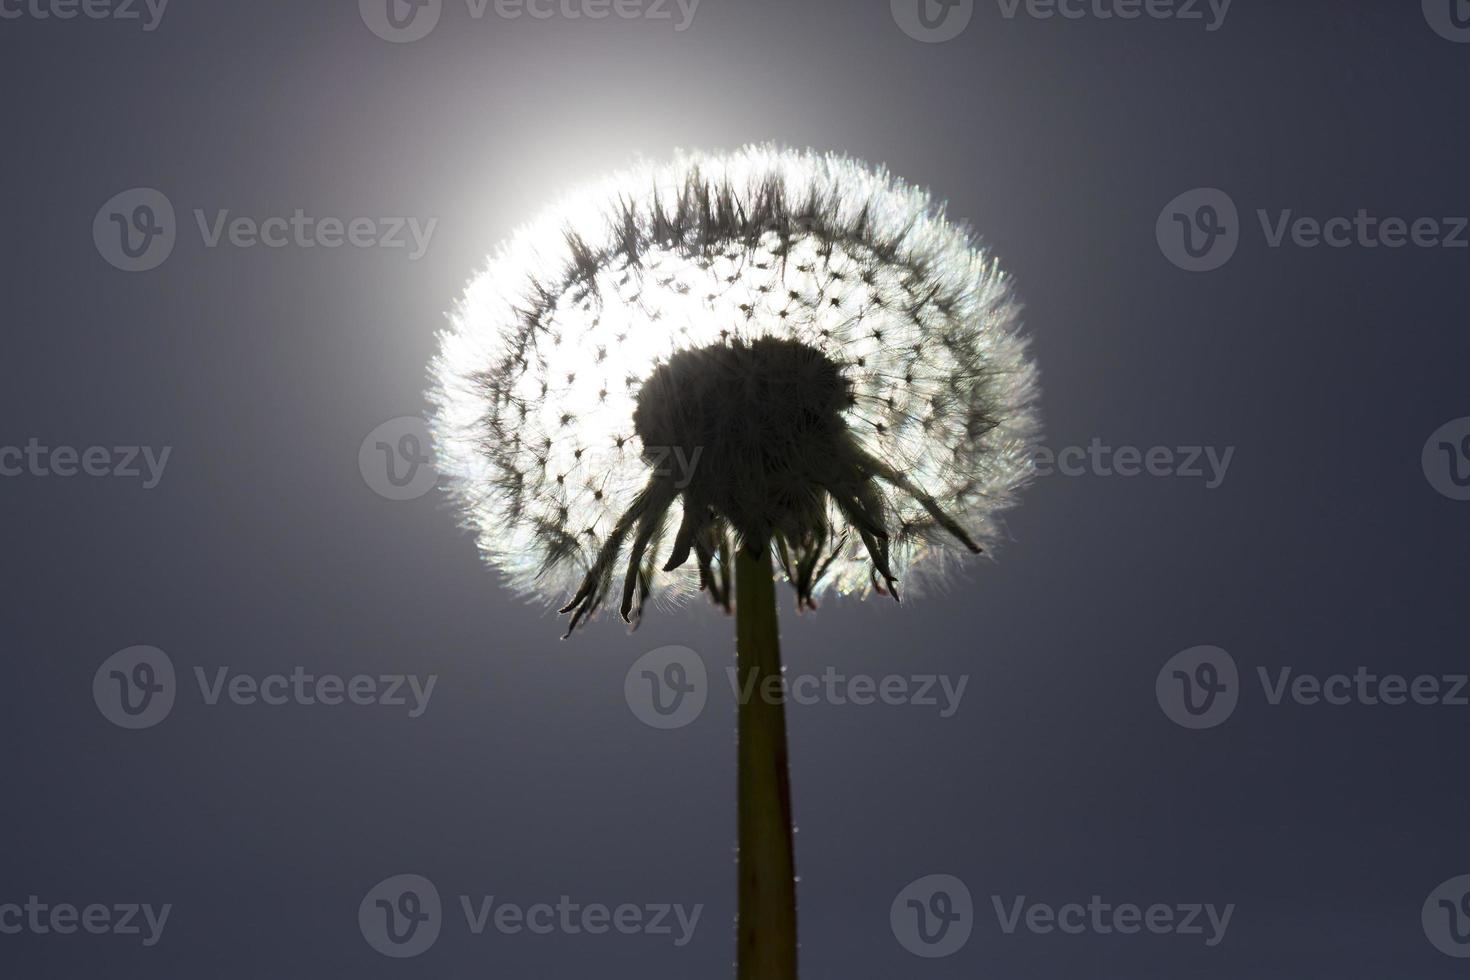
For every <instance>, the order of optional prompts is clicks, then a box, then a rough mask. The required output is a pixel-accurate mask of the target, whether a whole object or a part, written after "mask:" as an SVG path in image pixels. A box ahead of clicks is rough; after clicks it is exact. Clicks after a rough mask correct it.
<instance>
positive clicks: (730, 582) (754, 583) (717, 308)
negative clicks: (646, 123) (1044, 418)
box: [430, 147, 1038, 980]
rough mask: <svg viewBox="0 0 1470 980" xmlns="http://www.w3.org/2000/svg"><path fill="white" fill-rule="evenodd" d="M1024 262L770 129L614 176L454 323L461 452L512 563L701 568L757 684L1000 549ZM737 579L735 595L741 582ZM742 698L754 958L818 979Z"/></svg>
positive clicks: (753, 714)
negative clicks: (785, 598)
mask: <svg viewBox="0 0 1470 980" xmlns="http://www.w3.org/2000/svg"><path fill="white" fill-rule="evenodd" d="M1018 315H1019V307H1018V304H1017V302H1016V300H1015V299H1014V296H1013V294H1012V291H1011V288H1010V284H1009V281H1008V280H1007V278H1006V277H1005V276H1004V275H1003V274H1002V273H1001V271H1000V270H999V268H998V267H997V265H996V263H995V261H994V260H993V259H992V258H991V257H989V256H988V255H987V254H986V253H985V252H984V251H983V250H982V249H981V248H980V247H979V246H978V245H977V244H976V243H975V241H974V240H973V239H972V238H971V236H970V235H968V234H967V233H966V232H965V230H963V229H962V228H960V227H957V226H956V225H954V224H953V223H951V222H950V221H948V220H947V219H946V217H945V215H944V213H943V209H942V208H941V207H940V206H939V205H937V204H935V203H934V202H933V201H932V199H931V198H930V197H929V195H928V194H927V193H926V192H924V191H923V190H920V189H917V188H915V187H912V186H909V185H907V184H905V183H904V182H902V181H900V180H898V179H897V178H895V177H892V176H890V175H889V174H888V173H887V172H885V171H882V170H875V169H871V168H869V167H867V166H865V165H863V164H861V163H859V162H857V161H854V160H850V159H847V158H843V157H838V156H823V155H817V154H813V153H797V152H791V151H783V150H778V149H774V148H771V147H750V148H746V149H744V150H741V151H739V152H737V153H734V154H730V155H726V156H710V155H701V154H689V155H684V156H681V157H679V158H678V159H677V160H675V161H674V162H673V163H671V164H668V165H664V166H645V167H642V168H638V169H635V170H631V171H629V172H626V173H623V174H619V175H617V176H615V177H613V178H611V179H609V180H607V181H605V182H602V183H600V184H597V185H594V186H591V187H588V188H585V189H583V190H582V191H580V192H578V193H576V194H574V195H572V196H570V197H569V198H567V199H566V200H565V201H564V202H563V203H562V204H561V205H560V206H559V207H556V208H554V209H552V210H551V211H549V212H547V213H546V214H545V215H543V216H542V217H541V218H540V219H538V220H537V221H535V222H534V223H533V224H531V225H530V226H528V227H527V228H524V229H522V230H521V231H520V232H518V233H517V234H516V235H515V236H514V237H512V239H511V240H510V241H509V242H508V243H506V244H505V245H503V246H502V247H501V249H500V250H499V251H498V252H497V253H496V254H495V255H494V256H493V257H492V258H491V259H490V261H489V263H488V264H487V266H486V267H485V269H484V270H483V271H482V272H481V273H480V274H479V275H478V276H476V277H475V278H474V279H473V280H472V281H471V282H470V284H469V286H468V287H467V289H466V291H465V293H464V296H463V297H462V299H461V301H460V302H459V304H458V306H457V308H456V309H455V310H454V312H453V314H452V317H451V328H450V329H449V330H448V331H446V332H444V333H443V334H442V335H441V348H440V351H439V354H438V356H437V357H436V359H435V361H434V364H433V368H432V373H433V379H434V385H433V388H432V390H431V392H430V400H431V402H432V404H433V406H434V412H433V419H432V421H433V429H434V435H435V441H436V446H437V453H438V456H437V460H438V465H439V468H440V469H441V470H442V472H444V473H445V474H446V475H447V476H448V477H449V478H450V481H451V492H452V494H453V496H454V498H455V500H456V502H457V503H458V504H459V506H460V508H461V509H462V512H463V514H464V515H465V519H466V522H467V525H468V526H469V527H470V528H471V529H472V530H473V531H474V532H475V534H476V536H477V541H478V545H479V549H480V552H481V554H482V555H483V556H484V558H485V560H486V561H487V562H488V563H489V564H491V565H492V566H494V567H495V568H497V569H499V570H500V571H501V572H502V573H503V574H504V577H505V578H506V580H507V581H508V582H509V584H510V585H511V586H512V587H513V588H515V589H517V590H519V591H521V592H523V593H527V594H532V595H536V596H541V597H547V598H551V599H554V600H556V601H558V602H565V605H564V606H563V607H562V612H563V613H565V614H567V615H568V616H569V617H570V618H569V624H568V629H567V632H568V635H570V634H571V632H572V631H573V630H575V629H576V628H577V627H579V626H581V625H583V624H585V623H586V622H588V621H589V620H590V619H592V618H593V617H595V615H596V614H597V613H598V611H599V610H600V609H601V608H603V606H604V605H605V604H608V603H609V602H610V600H615V601H616V603H617V606H618V609H619V611H620V613H621V615H622V617H623V619H625V620H627V621H628V622H630V623H634V624H636V622H637V621H638V618H639V617H640V616H641V615H642V613H643V610H644V608H645V606H646V604H647V602H648V601H649V600H650V599H655V600H659V599H668V600H675V601H677V600H679V599H682V598H684V597H686V596H690V595H695V594H698V593H699V592H703V593H704V594H705V595H707V596H708V597H709V598H710V599H711V600H712V601H713V602H714V603H715V604H716V605H717V606H720V607H721V608H723V609H725V610H726V611H730V610H731V609H732V608H733V609H734V611H735V614H736V633H737V668H738V670H739V672H740V673H741V675H742V677H745V676H749V675H750V674H751V673H754V675H755V681H756V683H755V685H753V686H752V687H751V688H750V689H751V690H756V691H759V690H762V687H761V686H760V684H761V681H762V680H763V679H764V678H766V677H769V676H776V675H779V673H780V657H779V648H778V639H777V628H776V613H775V591H774V578H773V576H774V575H775V574H776V572H777V570H779V574H780V577H781V578H782V579H784V581H785V582H786V583H788V584H789V586H790V587H791V588H792V589H793V590H794V591H795V597H796V605H797V608H798V609H803V608H815V607H816V605H817V601H818V599H820V598H822V597H823V596H825V595H827V594H831V593H836V594H839V595H850V596H859V597H861V596H864V595H867V594H870V593H876V594H880V595H886V596H891V597H892V598H894V599H898V598H899V589H900V583H903V588H904V589H905V590H907V589H908V587H909V585H910V584H912V583H919V584H922V583H924V582H926V581H939V580H942V579H944V578H945V577H946V575H948V574H949V573H950V571H951V570H952V569H953V568H955V567H956V566H957V565H958V564H960V563H961V562H962V561H963V559H964V558H966V557H967V556H970V555H973V554H976V553H979V552H981V551H983V550H986V549H988V548H989V547H990V546H991V545H992V544H993V543H994V542H995V540H996V538H997V537H998V535H999V530H1000V527H999V519H1000V515H1001V514H1002V512H1003V511H1005V510H1006V509H1007V508H1008V507H1009V506H1010V505H1011V504H1012V503H1013V502H1014V495H1015V492H1016V491H1017V490H1018V489H1019V488H1020V487H1021V486H1022V485H1023V484H1025V482H1026V481H1027V480H1028V478H1029V476H1030V474H1031V468H1032V453H1033V449H1034V445H1035V440H1036V438H1037V428H1038V426H1037V418H1036V411H1035V400H1036V371H1035V368H1034V365H1033V364H1032V363H1031V361H1030V359H1029V357H1028V355H1027V348H1026V342H1025V339H1024V337H1023V336H1022V334H1021V333H1020V330H1019V326H1018ZM737 600H738V601H737ZM750 702H751V703H749V704H742V705H741V706H740V718H739V744H740V750H739V767H740V781H739V786H740V821H739V822H740V829H739V834H740V910H739V915H740V921H739V929H738V933H739V935H738V973H739V975H740V977H742V978H745V977H757V976H758V977H760V980H781V978H785V977H794V976H795V969H796V967H795V960H796V933H795V898H794V862H793V860H792V851H791V841H790V830H791V819H790V800H789V789H788V777H787V769H786V740H785V720H784V714H783V713H782V709H781V705H780V703H779V702H777V703H775V704H770V703H766V702H765V701H764V699H762V698H760V697H755V698H752V699H750Z"/></svg>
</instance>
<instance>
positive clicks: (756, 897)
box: [735, 543, 796, 980]
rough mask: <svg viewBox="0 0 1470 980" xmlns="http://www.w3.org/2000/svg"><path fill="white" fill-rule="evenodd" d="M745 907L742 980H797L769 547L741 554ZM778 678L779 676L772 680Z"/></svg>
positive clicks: (738, 643) (738, 637) (738, 621)
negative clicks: (752, 552) (753, 552)
mask: <svg viewBox="0 0 1470 980" xmlns="http://www.w3.org/2000/svg"><path fill="white" fill-rule="evenodd" d="M735 596H736V603H735V649H736V670H737V671H738V673H739V676H740V680H741V690H742V691H744V692H745V696H743V697H742V698H740V708H739V736H738V737H739V749H738V752H739V777H738V778H739V819H738V824H739V836H740V911H739V920H738V925H737V935H738V939H737V950H736V977H737V980H795V977H796V863H795V859H794V857H793V847H792V839H791V838H792V828H791V777H790V770H789V767H788V760H787V754H786V707H785V698H784V696H783V695H782V694H781V690H782V689H781V687H780V683H779V682H780V678H781V643H780V631H779V628H778V624H777V619H776V583H775V579H774V577H773V571H772V567H771V549H770V545H769V544H766V543H762V544H761V545H760V546H759V548H758V549H757V550H756V552H755V554H751V550H750V549H749V548H746V547H742V548H739V549H738V555H737V557H736V559H735ZM773 678H774V679H773Z"/></svg>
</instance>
